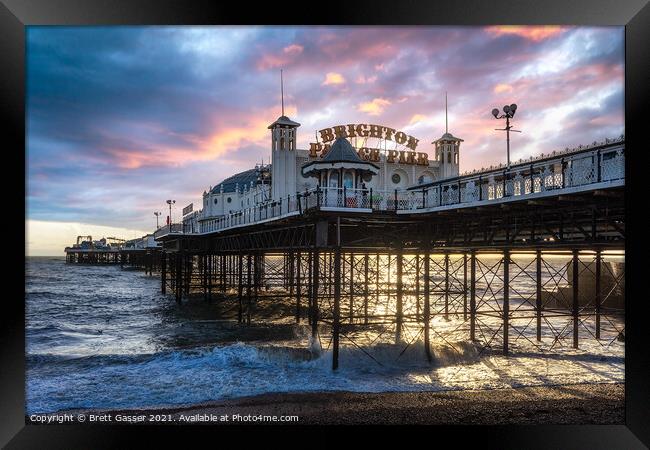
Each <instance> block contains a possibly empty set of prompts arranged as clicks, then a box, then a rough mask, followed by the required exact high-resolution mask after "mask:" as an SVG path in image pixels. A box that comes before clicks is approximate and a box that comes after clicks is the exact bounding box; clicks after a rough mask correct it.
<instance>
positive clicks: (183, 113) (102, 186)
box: [26, 26, 624, 256]
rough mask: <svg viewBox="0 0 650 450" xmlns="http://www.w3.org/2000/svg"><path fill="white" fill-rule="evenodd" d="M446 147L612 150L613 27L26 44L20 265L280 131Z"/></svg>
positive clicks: (191, 192) (153, 34)
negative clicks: (391, 137)
mask: <svg viewBox="0 0 650 450" xmlns="http://www.w3.org/2000/svg"><path fill="white" fill-rule="evenodd" d="M280 69H282V70H283V74H284V103H285V113H286V115H288V116H289V117H290V118H291V119H293V120H295V121H297V122H299V123H301V124H302V126H301V127H300V128H299V129H298V147H299V148H308V146H309V142H312V141H314V139H315V137H314V134H315V132H316V130H320V129H323V128H327V127H330V126H333V125H339V124H347V123H376V124H381V125H385V126H389V127H391V128H395V129H398V130H402V131H404V132H406V133H407V134H410V135H413V136H415V137H416V138H418V139H419V144H418V147H417V151H424V152H428V153H429V155H432V154H433V145H432V144H431V141H433V140H434V139H437V138H439V137H440V136H441V135H442V134H443V133H444V131H445V92H447V93H448V108H449V131H450V132H451V133H453V134H454V135H455V136H458V137H460V138H462V139H464V142H463V143H462V145H461V147H460V170H461V172H464V171H468V170H473V169H479V168H481V167H487V166H490V165H493V164H499V163H502V162H504V160H505V136H504V133H503V132H499V131H495V130H494V129H495V128H502V127H503V124H502V123H501V122H503V121H497V120H495V119H494V118H493V117H492V115H491V110H492V108H494V107H497V108H499V109H501V108H502V106H503V105H506V104H511V103H517V105H518V109H517V113H516V115H515V118H514V120H513V122H512V124H513V125H514V126H515V128H516V129H518V130H522V133H515V134H513V135H512V136H511V159H512V160H517V159H519V158H527V157H530V156H534V155H538V154H540V153H548V152H552V151H554V150H562V149H564V148H566V147H573V146H577V145H580V144H589V143H591V142H593V141H600V140H603V139H604V138H613V137H617V136H619V135H621V134H623V133H624V91H623V88H624V28H623V27H559V26H548V27H528V26H489V27H440V26H436V27H419V26H418V27H416V26H411V27H234V26H231V27H216V26H212V27H158V26H156V27H40V26H39V27H34V26H30V27H28V28H27V99H26V102H27V116H26V125H27V128H26V133H27V144H26V147H27V148H26V163H27V198H26V211H27V215H26V232H27V242H26V254H28V255H34V256H36V255H59V254H61V255H62V254H63V248H64V247H65V246H66V245H69V244H71V243H73V242H74V241H75V240H76V236H77V234H93V237H94V238H96V239H97V238H100V237H102V236H116V237H124V238H127V239H130V238H133V237H135V236H141V235H143V234H145V233H146V232H150V231H152V230H153V229H155V225H156V218H155V216H154V215H153V212H154V211H162V212H163V216H162V217H163V218H164V217H165V215H166V214H167V213H168V208H167V205H166V204H165V200H166V199H170V198H171V199H175V200H176V207H175V209H174V211H173V213H172V216H173V219H174V220H177V219H178V218H179V215H180V209H181V208H182V207H183V206H185V205H187V204H189V203H191V202H194V204H195V209H196V207H197V206H198V207H200V205H201V198H202V197H201V196H202V193H203V191H205V190H207V189H209V187H210V186H214V185H216V184H218V183H219V182H220V181H221V180H223V179H224V178H226V177H228V176H229V175H232V174H234V173H236V172H239V171H242V170H246V169H249V168H251V167H252V166H254V165H255V163H258V162H262V161H265V162H269V159H270V131H269V130H268V129H267V126H268V125H269V124H270V123H272V122H273V121H274V120H275V119H276V118H277V117H278V116H279V115H280V113H281V109H280V108H281V107H280V104H281V101H280V100H281V97H280V73H279V72H280Z"/></svg>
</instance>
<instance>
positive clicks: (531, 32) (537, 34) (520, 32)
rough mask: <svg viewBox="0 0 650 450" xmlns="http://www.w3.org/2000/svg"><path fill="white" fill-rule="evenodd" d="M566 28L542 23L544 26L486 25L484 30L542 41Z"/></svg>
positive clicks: (500, 34)
mask: <svg viewBox="0 0 650 450" xmlns="http://www.w3.org/2000/svg"><path fill="white" fill-rule="evenodd" d="M565 30H566V27H560V26H556V25H544V26H530V25H523V26H518V25H501V26H493V27H487V28H486V31H487V32H488V33H490V34H493V35H495V36H502V35H504V34H514V35H517V36H521V37H523V38H526V39H529V40H531V41H535V42H538V41H543V40H544V39H548V38H550V37H553V36H556V35H558V34H560V33H563V32H564V31H565Z"/></svg>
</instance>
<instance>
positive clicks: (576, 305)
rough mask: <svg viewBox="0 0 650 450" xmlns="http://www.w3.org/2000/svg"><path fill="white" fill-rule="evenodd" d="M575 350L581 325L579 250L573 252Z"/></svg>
mask: <svg viewBox="0 0 650 450" xmlns="http://www.w3.org/2000/svg"><path fill="white" fill-rule="evenodd" d="M572 263H573V302H572V303H573V305H572V306H573V308H572V315H573V348H578V324H579V316H578V314H579V309H580V303H579V298H578V295H579V292H580V291H579V289H578V280H579V279H580V273H579V272H580V258H579V254H578V250H574V251H573V261H572Z"/></svg>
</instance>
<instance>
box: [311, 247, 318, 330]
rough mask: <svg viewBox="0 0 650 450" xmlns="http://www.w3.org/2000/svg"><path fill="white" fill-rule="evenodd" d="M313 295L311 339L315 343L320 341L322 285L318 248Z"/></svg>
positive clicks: (314, 264)
mask: <svg viewBox="0 0 650 450" xmlns="http://www.w3.org/2000/svg"><path fill="white" fill-rule="evenodd" d="M312 269H313V272H312V277H311V278H312V286H311V288H312V294H311V305H310V309H311V314H310V316H311V337H312V340H313V342H314V343H315V342H316V339H318V292H319V284H320V255H319V252H318V248H315V249H314V251H313V260H312Z"/></svg>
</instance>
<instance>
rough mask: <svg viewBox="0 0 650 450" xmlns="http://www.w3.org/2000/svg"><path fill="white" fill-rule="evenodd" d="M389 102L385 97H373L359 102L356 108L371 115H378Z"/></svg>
mask: <svg viewBox="0 0 650 450" xmlns="http://www.w3.org/2000/svg"><path fill="white" fill-rule="evenodd" d="M390 104H391V102H390V101H389V100H386V99H385V98H375V99H373V100H372V101H370V102H363V103H359V105H358V106H357V109H358V110H359V111H361V112H365V113H367V114H370V115H371V116H379V115H381V114H382V113H383V112H384V109H386V107H387V106H388V105H390Z"/></svg>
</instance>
